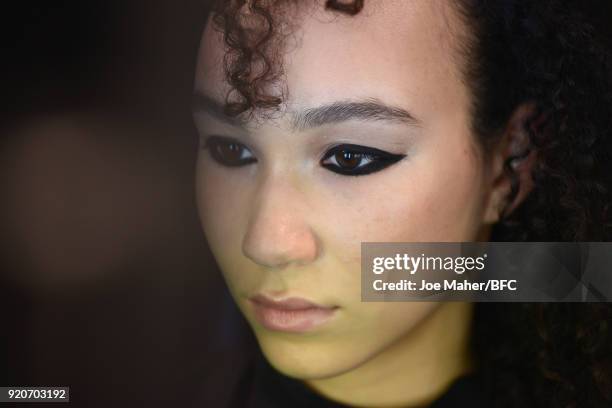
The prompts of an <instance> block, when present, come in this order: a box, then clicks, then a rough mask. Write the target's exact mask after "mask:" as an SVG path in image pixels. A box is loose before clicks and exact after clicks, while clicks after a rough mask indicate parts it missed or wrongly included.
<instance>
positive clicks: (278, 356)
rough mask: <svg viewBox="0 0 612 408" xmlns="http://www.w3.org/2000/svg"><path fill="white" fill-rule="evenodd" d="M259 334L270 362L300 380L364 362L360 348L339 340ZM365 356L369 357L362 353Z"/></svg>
mask: <svg viewBox="0 0 612 408" xmlns="http://www.w3.org/2000/svg"><path fill="white" fill-rule="evenodd" d="M267 337H269V336H260V335H257V339H258V342H259V345H260V347H261V350H262V352H263V354H264V356H265V358H266V360H268V362H269V363H270V365H271V366H272V367H274V368H275V369H276V370H278V371H279V372H281V373H283V374H284V375H286V376H288V377H293V378H296V379H300V380H318V379H324V378H330V377H335V376H338V375H341V374H343V373H346V372H348V371H350V370H352V369H354V368H355V367H357V366H359V365H360V363H361V362H362V361H361V360H360V359H359V357H360V356H359V354H361V353H362V352H363V351H362V350H360V349H357V350H352V349H350V348H347V347H339V344H335V345H332V344H326V342H323V341H320V342H317V341H316V340H311V341H310V342H309V343H310V344H307V342H305V341H296V342H291V341H290V340H287V339H282V340H279V339H271V338H267ZM362 360H364V361H365V360H367V357H365V356H364V357H363V359H362Z"/></svg>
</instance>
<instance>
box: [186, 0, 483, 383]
mask: <svg viewBox="0 0 612 408" xmlns="http://www.w3.org/2000/svg"><path fill="white" fill-rule="evenodd" d="M446 4H447V2H438V1H430V0H418V1H417V0H414V1H403V0H397V1H385V2H366V7H365V8H364V10H362V12H361V13H360V14H358V15H357V16H354V17H347V16H337V15H335V14H333V13H331V12H329V11H325V10H324V9H323V6H322V5H319V6H318V7H316V8H313V9H312V10H309V11H304V10H303V11H302V14H301V15H300V19H299V20H298V21H299V27H298V28H297V30H296V31H295V32H294V34H293V36H292V37H290V39H289V40H288V44H287V46H286V47H285V48H284V50H283V66H284V73H285V75H284V77H283V82H282V85H281V86H283V87H285V89H286V90H287V93H286V98H285V99H284V103H283V105H282V109H281V111H280V112H278V113H277V114H275V115H274V116H272V117H271V118H270V117H266V116H261V117H256V120H253V121H250V122H249V121H247V122H245V123H243V122H238V121H232V120H231V119H227V118H223V117H221V115H219V114H218V113H215V112H216V111H215V109H214V107H212V106H211V105H212V104H211V103H210V102H211V101H207V102H205V103H203V104H202V105H201V106H198V107H197V108H196V113H195V118H196V123H197V126H198V129H199V132H200V135H201V149H200V151H199V157H198V168H197V174H198V180H197V189H198V193H197V197H198V206H199V212H200V217H201V221H202V225H203V227H204V231H205V234H206V237H207V239H208V241H209V243H210V246H211V248H212V251H213V253H214V255H215V258H216V259H217V261H218V264H219V266H220V268H221V270H222V271H223V274H224V276H225V279H226V281H227V283H228V286H229V289H230V291H231V293H232V295H233V297H234V299H235V301H236V303H237V305H238V307H239V308H240V309H241V311H242V312H243V313H244V315H245V317H246V319H247V320H248V321H249V323H250V325H251V326H252V328H253V330H254V332H255V334H256V336H257V339H258V341H259V343H260V345H261V347H262V350H263V352H264V353H265V355H266V356H267V358H268V360H269V361H270V362H271V363H272V364H273V365H274V366H275V367H276V368H277V369H279V370H280V371H282V372H284V373H285V374H287V375H291V376H295V377H298V378H304V379H307V378H325V377H329V376H334V375H337V374H340V373H343V372H347V371H349V370H351V369H352V368H355V367H357V366H359V365H360V364H363V363H364V362H366V361H368V360H369V359H371V358H373V357H374V356H376V355H378V354H379V353H381V352H383V351H384V350H385V349H386V348H388V347H389V346H390V345H391V344H392V343H394V342H396V341H397V340H399V339H400V338H402V337H404V336H406V335H407V334H409V333H410V332H411V330H412V329H413V328H414V327H415V325H416V324H417V323H419V322H420V321H421V320H422V319H424V318H425V317H427V316H428V315H429V314H430V313H431V312H432V311H433V310H434V309H435V308H436V307H437V305H436V304H434V303H417V302H405V303H402V302H380V303H366V302H361V300H360V297H361V292H360V290H361V283H360V276H361V273H360V271H361V269H360V244H361V243H362V242H372V241H377V242H438V241H472V240H478V239H487V236H486V234H487V230H488V225H489V224H490V222H491V220H489V219H488V218H490V216H488V215H487V214H488V213H489V212H488V210H487V209H488V207H489V202H490V201H491V200H489V196H490V191H491V185H492V183H493V181H492V177H490V171H489V169H488V168H487V167H486V165H485V162H484V161H483V159H482V153H481V152H480V148H479V146H478V144H477V142H476V140H475V137H474V135H473V134H472V133H471V131H470V113H469V96H468V89H467V88H466V85H465V84H464V83H463V82H462V75H461V61H462V57H461V56H460V54H459V53H458V51H457V49H458V42H457V41H458V40H457V36H459V35H460V34H461V24H460V23H459V21H458V19H457V17H456V16H455V11H454V10H452V9H450V8H448V6H447V5H446ZM223 54H224V44H223V40H222V36H221V34H219V33H218V32H216V31H215V30H214V29H212V27H211V24H209V25H208V27H207V28H206V30H205V32H204V34H203V40H202V48H201V51H200V55H199V66H198V70H197V78H196V92H197V93H199V94H203V95H205V96H206V98H203V99H212V101H217V102H218V104H221V102H223V101H224V99H225V95H226V93H227V91H228V90H229V89H230V87H229V85H228V84H227V83H226V81H225V79H224V74H223V69H222V59H223ZM262 296H263V297H265V298H267V299H268V300H271V301H283V300H286V299H288V298H301V299H304V300H307V301H309V302H312V303H314V304H316V305H318V306H319V307H318V308H314V309H313V308H311V309H304V307H305V305H302V304H300V303H298V302H294V303H293V304H281V305H280V306H279V305H278V304H276V305H274V304H273V305H270V304H266V301H265V300H264V301H263V304H262V300H261V297H262ZM292 307H293V308H296V309H300V310H293V311H290V310H288V309H291V308H292Z"/></svg>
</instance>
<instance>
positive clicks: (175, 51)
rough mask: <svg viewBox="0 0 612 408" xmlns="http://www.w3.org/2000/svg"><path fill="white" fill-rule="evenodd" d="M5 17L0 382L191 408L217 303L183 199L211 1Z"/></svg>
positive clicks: (48, 9) (209, 360) (212, 272)
mask: <svg viewBox="0 0 612 408" xmlns="http://www.w3.org/2000/svg"><path fill="white" fill-rule="evenodd" d="M15 3H16V4H13V5H12V6H11V7H10V8H4V10H3V13H2V14H3V20H4V21H3V23H2V27H3V28H2V30H3V32H4V34H3V35H2V36H1V37H2V40H0V41H2V43H3V46H2V50H3V53H2V54H3V55H2V77H1V78H2V79H1V81H2V85H3V86H2V98H0V99H1V100H2V109H0V112H1V113H0V115H1V117H0V132H1V139H0V180H1V184H0V186H1V192H2V193H1V194H2V196H1V199H0V225H1V227H0V251H1V252H0V256H1V258H0V259H1V260H2V262H1V263H0V268H1V273H0V318H1V322H2V325H1V326H0V338H1V339H0V345H1V346H2V347H1V348H0V350H2V356H3V358H2V359H0V369H1V370H2V372H1V376H2V377H1V379H0V386H26V385H31V386H70V387H71V403H70V405H71V406H87V407H110V406H113V407H117V406H126V407H127V406H135V405H138V406H147V407H157V406H191V405H192V404H199V402H200V401H201V398H200V396H199V393H200V392H202V390H203V387H204V385H206V384H208V385H210V384H214V383H215V382H214V381H215V378H212V377H214V376H215V375H214V374H212V373H211V370H210V368H211V367H214V366H218V365H219V364H222V363H223V362H222V361H221V362H220V361H217V360H214V358H215V356H217V358H218V356H219V355H220V354H219V348H218V347H221V346H215V344H216V343H215V341H217V342H219V341H220V342H221V343H222V345H223V346H227V345H226V344H224V343H223V342H224V341H225V340H227V338H228V337H227V333H225V334H223V333H224V332H223V331H220V330H219V324H221V325H224V324H226V323H227V321H228V320H227V319H225V318H220V316H219V310H220V309H223V310H224V308H220V307H219V305H220V304H224V305H225V304H229V303H228V302H227V299H226V295H225V292H224V289H223V283H222V282H221V280H220V276H219V274H218V272H217V271H216V269H215V267H214V263H213V262H212V258H211V256H210V254H209V252H208V250H207V248H206V243H205V241H204V238H203V235H202V232H201V230H200V226H199V221H198V218H197V212H196V207H195V198H194V191H193V190H194V166H195V156H196V153H197V151H196V148H197V147H196V146H197V139H196V133H195V129H194V127H193V125H192V122H191V106H190V105H191V93H192V84H193V76H194V70H195V61H196V53H197V49H198V45H199V39H200V34H201V30H202V28H203V26H204V22H205V20H206V17H207V13H208V4H207V2H206V1H203V0H178V1H172V2H169V1H158V0H149V1H143V0H141V1H136V0H123V1H118V0H111V1H109V0H90V1H87V2H84V1H57V2H46V1H28V2H15ZM224 302H225V303H224ZM228 307H229V309H228V310H230V312H231V304H229V306H228ZM223 327H225V326H222V327H221V328H223ZM228 327H229V326H228ZM230 329H231V327H230ZM219 333H221V334H222V335H225V337H222V338H221V339H218V338H216V337H215V335H216V334H219ZM234 337H235V336H233V335H232V334H231V333H230V334H229V338H232V339H233V338H234ZM215 347H217V348H215ZM225 363H226V365H229V366H232V362H231V361H225ZM0 405H2V406H5V405H4V404H2V403H0ZM27 405H29V404H19V405H18V406H21V407H23V406H27ZM32 406H34V404H32ZM36 406H39V405H38V404H36ZM200 406H201V405H200Z"/></svg>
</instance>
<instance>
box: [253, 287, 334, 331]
mask: <svg viewBox="0 0 612 408" xmlns="http://www.w3.org/2000/svg"><path fill="white" fill-rule="evenodd" d="M249 301H250V304H251V306H252V307H253V311H254V315H255V318H256V319H257V321H258V322H259V323H260V324H261V325H262V326H263V327H265V328H266V329H268V330H272V331H282V332H289V333H305V332H309V331H313V330H316V329H317V328H319V327H321V326H323V325H324V324H325V323H327V322H328V321H329V320H330V319H331V318H332V317H333V316H334V314H335V313H336V309H337V307H335V306H332V307H330V306H323V305H319V304H316V303H314V302H311V301H309V300H307V299H303V298H297V297H291V298H285V299H279V300H274V299H271V298H269V297H267V296H264V295H256V296H253V297H251V298H250V299H249Z"/></svg>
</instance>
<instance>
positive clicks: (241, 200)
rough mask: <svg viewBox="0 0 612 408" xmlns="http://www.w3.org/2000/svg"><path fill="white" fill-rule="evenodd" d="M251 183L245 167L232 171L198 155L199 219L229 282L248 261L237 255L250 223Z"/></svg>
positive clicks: (197, 196) (197, 191)
mask: <svg viewBox="0 0 612 408" xmlns="http://www.w3.org/2000/svg"><path fill="white" fill-rule="evenodd" d="M203 154H206V153H205V152H203V153H201V155H203ZM248 184H249V176H248V173H247V172H245V171H244V169H240V170H237V171H236V172H234V173H231V172H228V171H227V169H222V168H220V167H219V166H217V165H216V164H214V163H212V162H211V160H210V159H208V158H203V157H201V156H200V157H199V158H198V165H197V177H196V200H197V206H198V213H199V216H200V221H201V223H202V227H203V230H204V234H205V236H206V239H207V241H208V244H209V246H210V248H211V250H212V252H213V254H214V256H215V259H216V260H217V262H218V264H219V266H220V267H221V270H222V271H223V273H224V275H225V276H226V277H227V278H229V279H228V283H230V284H231V282H232V281H233V279H232V278H231V274H232V273H236V271H240V270H242V269H243V268H242V267H241V263H243V262H244V261H245V259H244V258H243V257H241V256H237V255H238V254H237V253H236V248H241V244H242V241H241V238H242V236H243V235H244V230H245V228H246V227H245V226H246V225H247V217H248V213H249V211H248V210H249V209H248V203H250V197H249V194H250V192H249V189H248Z"/></svg>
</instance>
